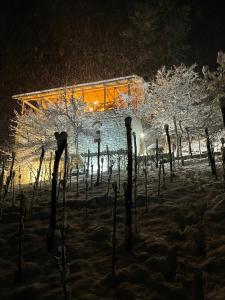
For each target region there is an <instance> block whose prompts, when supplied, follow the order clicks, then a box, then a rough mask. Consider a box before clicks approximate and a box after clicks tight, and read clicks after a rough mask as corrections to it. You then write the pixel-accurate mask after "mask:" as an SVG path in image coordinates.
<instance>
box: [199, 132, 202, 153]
mask: <svg viewBox="0 0 225 300" xmlns="http://www.w3.org/2000/svg"><path fill="white" fill-rule="evenodd" d="M198 149H199V155H200V158H202V151H201V140H200V135H198Z"/></svg>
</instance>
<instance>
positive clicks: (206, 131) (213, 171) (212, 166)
mask: <svg viewBox="0 0 225 300" xmlns="http://www.w3.org/2000/svg"><path fill="white" fill-rule="evenodd" d="M205 134H206V147H207V152H208V159H209V163H210V166H211V170H212V175H214V176H215V177H216V179H217V172H216V164H215V159H214V156H213V154H212V149H211V143H210V138H209V131H208V128H206V129H205Z"/></svg>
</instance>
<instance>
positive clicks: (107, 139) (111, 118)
mask: <svg viewBox="0 0 225 300" xmlns="http://www.w3.org/2000/svg"><path fill="white" fill-rule="evenodd" d="M95 114H98V113H97V112H96V113H95ZM96 121H98V122H100V123H101V126H99V130H100V137H101V151H104V150H106V146H108V148H109V151H112V152H116V151H118V150H126V149H127V141H126V127H125V116H124V114H123V113H122V112H121V113H120V112H117V113H114V112H112V111H108V112H104V113H99V116H96V118H95V120H93V123H92V124H94V123H96ZM90 127H92V125H91V123H90ZM131 127H132V132H135V133H136V140H137V152H138V153H139V152H140V150H141V139H143V129H142V124H141V120H140V119H138V118H137V117H132V123H131ZM92 129H93V134H94V133H95V129H96V128H93V127H92ZM132 140H133V139H132ZM88 149H89V150H90V152H91V153H96V152H97V143H94V136H86V135H84V134H81V135H80V137H79V153H87V151H88Z"/></svg>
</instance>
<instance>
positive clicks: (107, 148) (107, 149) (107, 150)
mask: <svg viewBox="0 0 225 300" xmlns="http://www.w3.org/2000/svg"><path fill="white" fill-rule="evenodd" d="M106 153H107V169H108V174H109V147H108V145H106Z"/></svg>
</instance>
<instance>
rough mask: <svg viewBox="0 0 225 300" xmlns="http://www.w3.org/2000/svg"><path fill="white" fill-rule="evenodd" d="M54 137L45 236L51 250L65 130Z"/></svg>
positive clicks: (65, 139)
mask: <svg viewBox="0 0 225 300" xmlns="http://www.w3.org/2000/svg"><path fill="white" fill-rule="evenodd" d="M55 138H56V141H57V150H56V151H55V161H54V166H53V174H52V190H51V214H50V218H49V229H48V236H47V249H48V251H51V250H52V248H53V238H54V232H55V227H56V206H57V182H58V170H59V163H60V159H61V156H62V153H63V151H64V149H65V147H66V144H67V133H66V132H61V133H58V132H55Z"/></svg>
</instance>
